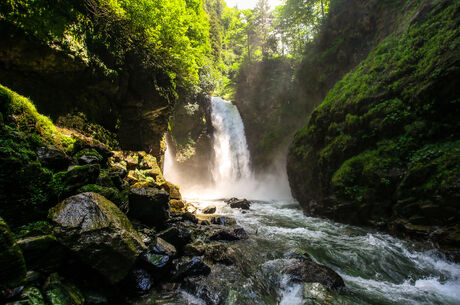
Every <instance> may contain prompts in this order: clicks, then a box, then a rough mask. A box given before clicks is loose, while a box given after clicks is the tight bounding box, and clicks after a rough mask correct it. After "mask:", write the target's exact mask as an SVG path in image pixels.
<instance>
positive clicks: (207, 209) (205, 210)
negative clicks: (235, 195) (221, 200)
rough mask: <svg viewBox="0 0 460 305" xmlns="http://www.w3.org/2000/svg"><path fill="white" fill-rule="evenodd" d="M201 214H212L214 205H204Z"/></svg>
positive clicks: (214, 209) (214, 210)
mask: <svg viewBox="0 0 460 305" xmlns="http://www.w3.org/2000/svg"><path fill="white" fill-rule="evenodd" d="M201 212H202V213H203V214H214V213H215V212H216V206H215V205H209V206H207V207H205V208H204V209H203V210H201Z"/></svg>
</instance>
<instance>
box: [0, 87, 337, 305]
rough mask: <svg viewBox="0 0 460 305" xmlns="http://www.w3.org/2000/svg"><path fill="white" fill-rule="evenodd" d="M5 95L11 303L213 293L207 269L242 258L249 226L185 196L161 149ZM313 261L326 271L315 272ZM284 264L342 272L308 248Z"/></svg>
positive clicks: (0, 226) (243, 204)
mask: <svg viewBox="0 0 460 305" xmlns="http://www.w3.org/2000/svg"><path fill="white" fill-rule="evenodd" d="M0 98H1V113H2V116H1V121H0V122H1V126H0V127H1V133H0V134H1V141H0V145H1V149H0V153H1V154H0V158H1V161H2V162H1V166H2V172H1V177H0V178H1V182H2V183H1V192H0V195H1V198H2V205H1V207H0V209H1V215H2V218H0V242H1V250H0V274H1V276H0V299H1V301H2V302H3V303H6V304H65V305H67V304H126V303H131V302H134V301H135V300H136V299H137V298H138V297H140V296H143V295H146V294H148V293H149V292H150V291H151V290H152V289H156V290H159V291H165V289H166V290H172V291H174V290H176V289H178V288H180V289H182V290H184V291H189V292H190V293H193V294H195V295H199V296H200V297H202V298H203V299H204V300H206V302H209V303H213V302H214V301H213V300H212V299H210V298H211V295H206V293H205V292H206V291H209V289H210V288H209V287H208V285H209V284H208V282H207V281H205V280H204V279H205V278H206V276H208V275H209V274H210V273H212V272H213V270H215V269H216V268H217V267H216V266H220V265H222V266H227V265H234V264H241V261H242V260H244V254H242V253H238V252H236V251H235V250H233V249H232V245H233V244H234V243H236V242H242V241H243V240H246V239H248V234H247V233H246V232H245V230H244V229H243V228H241V227H239V226H238V225H237V224H236V222H235V220H234V219H231V218H228V217H221V216H219V215H216V214H214V213H215V211H216V209H215V207H214V208H212V207H211V208H209V209H199V208H198V207H197V206H195V205H194V204H193V203H188V202H186V201H184V200H183V199H182V196H181V194H180V191H179V188H178V187H177V186H176V185H174V184H172V183H170V182H168V181H166V180H165V179H164V177H163V174H162V171H161V168H160V166H159V165H158V162H157V159H156V158H155V157H154V156H152V155H150V154H148V153H146V152H144V151H113V150H111V148H110V147H108V146H106V145H103V144H101V143H99V142H97V141H95V140H94V139H91V138H88V137H85V136H83V135H82V134H80V133H78V132H77V131H75V130H70V129H63V128H58V127H56V126H55V125H54V124H53V123H52V122H51V121H50V120H49V119H48V118H46V117H44V116H42V115H40V114H39V113H37V111H36V109H35V107H34V106H33V104H32V103H31V102H30V101H29V100H28V99H26V98H24V97H22V96H20V95H18V94H16V93H14V92H12V91H10V90H9V89H7V88H6V87H0ZM229 205H230V206H232V208H240V209H249V208H250V203H249V202H248V201H247V200H238V199H236V198H233V199H232V200H230V201H229ZM296 262H297V261H296ZM307 265H308V266H310V267H307ZM305 268H314V269H315V268H316V269H315V270H323V273H324V276H320V277H318V278H313V279H312V278H305V276H304V275H302V273H304V272H303V271H302V270H303V269H305ZM286 272H288V273H292V274H297V277H298V279H297V280H298V281H305V282H320V283H323V282H324V285H326V286H330V285H329V283H332V282H330V281H329V279H330V280H331V281H334V283H335V282H337V278H339V279H340V277H339V276H338V275H336V274H335V273H334V272H333V271H328V269H327V268H325V267H321V266H319V265H317V264H316V263H314V262H313V261H311V260H304V259H302V260H300V259H299V260H298V262H297V263H296V264H293V265H292V266H291V268H289V270H287V271H286ZM299 272H300V273H299ZM334 277H335V279H334ZM338 283H339V286H337V285H335V284H334V285H333V286H331V287H330V288H333V289H336V288H337V287H342V286H343V281H342V282H340V280H339V282H338ZM336 286H337V287H336ZM152 302H153V301H152Z"/></svg>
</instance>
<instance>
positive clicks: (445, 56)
mask: <svg viewBox="0 0 460 305" xmlns="http://www.w3.org/2000/svg"><path fill="white" fill-rule="evenodd" d="M396 2H398V1H394V2H391V3H390V4H388V5H394V3H396ZM403 2H404V3H403ZM399 4H400V5H401V6H403V5H407V7H409V8H410V7H412V9H410V10H405V9H404V10H399V11H400V12H403V13H402V15H401V14H400V15H399V17H398V20H399V22H398V23H397V26H396V27H395V28H394V31H393V32H392V33H391V34H390V35H388V36H387V37H386V38H385V39H384V40H383V41H382V42H381V43H380V44H379V45H378V46H377V47H376V48H374V49H373V50H372V51H371V52H370V54H369V55H368V56H367V58H366V59H365V60H363V61H362V62H361V63H360V64H359V65H358V66H357V67H355V68H354V69H353V70H352V71H351V72H350V73H348V74H347V75H346V76H345V77H344V78H343V79H342V80H341V81H339V82H338V83H337V84H336V85H335V87H334V88H333V89H332V90H331V91H329V93H328V95H327V97H326V99H325V100H324V101H323V102H322V104H321V105H320V106H318V107H317V108H316V109H315V110H314V111H313V113H312V114H311V116H310V118H309V121H308V123H307V125H306V126H304V127H303V128H302V129H300V130H299V131H298V132H297V134H296V135H295V139H294V141H293V143H292V145H291V147H290V151H289V156H288V174H289V180H290V185H291V188H292V191H293V195H294V196H295V198H296V199H297V200H298V201H299V202H300V204H301V205H302V207H303V208H304V211H305V212H306V214H308V215H314V216H322V217H327V218H331V219H334V220H338V221H341V222H346V223H352V224H359V225H368V226H374V227H378V228H380V229H384V230H388V231H390V232H394V233H398V234H403V235H405V236H408V237H419V238H423V239H429V240H431V241H433V242H435V243H436V244H438V245H439V246H441V247H443V248H444V249H447V250H449V249H457V250H458V248H459V246H460V244H459V241H460V238H459V227H458V223H459V217H460V215H459V206H458V202H459V198H460V185H459V183H458V181H459V179H460V177H459V173H460V168H459V165H458V164H459V160H460V159H459V157H460V155H459V153H458V152H459V149H460V146H459V145H460V143H459V142H458V139H459V135H460V134H459V132H460V124H459V123H458V115H459V108H458V99H459V96H460V94H459V93H460V92H459V89H458V86H457V85H456V83H457V82H458V79H459V76H460V69H459V63H460V57H459V54H460V52H459V46H460V44H459V41H460V31H459V27H458V24H459V22H460V20H459V17H458V16H459V14H458V13H459V7H458V4H455V1H443V2H437V1H423V2H421V3H419V2H417V1H413V2H412V1H411V2H409V3H406V1H399ZM379 5H382V6H385V5H386V4H383V3H382V4H379ZM414 5H416V6H414ZM406 12H407V13H406ZM331 14H332V13H331ZM356 20H360V18H356Z"/></svg>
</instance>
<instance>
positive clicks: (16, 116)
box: [0, 85, 75, 151]
mask: <svg viewBox="0 0 460 305" xmlns="http://www.w3.org/2000/svg"><path fill="white" fill-rule="evenodd" d="M0 112H2V113H3V116H4V120H5V123H6V124H7V125H9V126H10V127H12V128H14V129H17V130H18V131H21V132H23V133H24V134H25V135H27V136H30V137H32V138H33V139H34V142H37V144H39V143H45V144H48V145H53V146H56V147H58V148H61V149H63V150H64V151H71V150H72V149H73V144H74V142H75V140H74V139H73V138H72V137H68V136H65V135H63V134H62V133H60V132H59V131H58V130H57V129H56V127H55V126H54V124H53V122H51V120H50V119H49V118H47V117H46V116H44V115H41V114H39V113H38V112H37V109H36V108H35V106H34V105H33V103H32V102H31V101H30V100H29V99H27V98H25V97H23V96H21V95H19V94H17V93H16V92H13V91H11V90H9V89H8V88H6V87H4V86H2V85H0Z"/></svg>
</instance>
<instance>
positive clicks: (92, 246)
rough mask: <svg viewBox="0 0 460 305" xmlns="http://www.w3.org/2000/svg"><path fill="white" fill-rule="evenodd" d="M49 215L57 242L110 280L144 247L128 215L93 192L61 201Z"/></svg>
mask: <svg viewBox="0 0 460 305" xmlns="http://www.w3.org/2000/svg"><path fill="white" fill-rule="evenodd" d="M50 218H51V219H52V220H53V222H54V223H55V224H56V228H55V231H54V232H55V235H56V237H57V239H58V240H59V242H61V243H62V244H63V245H65V246H66V247H67V248H69V249H70V250H71V251H73V252H74V253H75V254H76V255H77V256H78V257H79V258H80V260H81V261H83V262H85V263H86V264H88V265H89V266H90V267H92V268H94V269H95V270H97V271H99V273H100V274H102V275H103V276H104V277H105V278H106V279H107V280H108V281H109V282H111V283H116V282H118V281H120V280H121V279H122V278H123V277H124V276H125V275H126V274H127V273H128V271H129V270H130V268H131V266H132V265H133V264H134V262H135V261H136V258H137V257H138V256H139V254H140V253H141V252H142V251H143V250H144V249H145V248H146V246H145V245H144V243H143V242H142V240H141V238H140V236H139V235H138V233H137V232H136V231H135V230H134V228H133V227H132V225H131V223H130V222H129V220H128V218H127V217H126V216H125V215H124V214H123V213H122V212H121V211H120V210H119V209H118V208H117V207H116V206H115V204H113V203H112V202H110V201H109V200H107V199H106V198H104V197H103V196H101V195H99V194H96V193H82V194H79V195H76V196H73V197H70V198H68V199H66V200H64V201H62V202H61V203H59V204H58V205H57V206H55V207H54V208H52V209H51V210H50Z"/></svg>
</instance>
